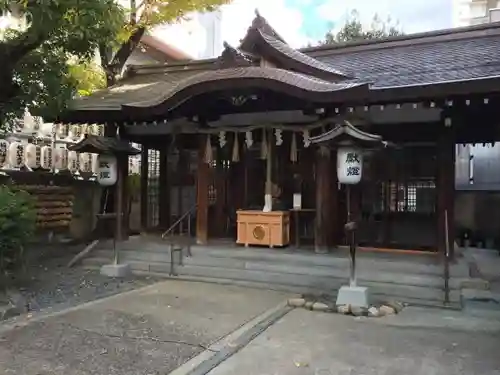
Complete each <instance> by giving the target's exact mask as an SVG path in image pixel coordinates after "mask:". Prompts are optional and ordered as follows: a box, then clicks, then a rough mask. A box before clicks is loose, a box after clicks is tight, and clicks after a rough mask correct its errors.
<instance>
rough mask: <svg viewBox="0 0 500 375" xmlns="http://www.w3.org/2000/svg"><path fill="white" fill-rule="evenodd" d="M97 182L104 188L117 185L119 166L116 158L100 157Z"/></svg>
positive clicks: (110, 156) (109, 156)
mask: <svg viewBox="0 0 500 375" xmlns="http://www.w3.org/2000/svg"><path fill="white" fill-rule="evenodd" d="M97 166H98V170H97V181H98V182H99V184H101V185H102V186H111V185H114V184H115V183H116V178H117V165H116V157H114V156H112V155H99V157H98V163H97Z"/></svg>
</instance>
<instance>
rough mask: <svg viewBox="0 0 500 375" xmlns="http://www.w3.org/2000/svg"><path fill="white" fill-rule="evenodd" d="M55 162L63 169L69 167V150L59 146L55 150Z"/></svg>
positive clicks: (58, 167) (57, 167) (57, 166)
mask: <svg viewBox="0 0 500 375" xmlns="http://www.w3.org/2000/svg"><path fill="white" fill-rule="evenodd" d="M54 164H55V167H56V169H59V170H61V171H63V170H66V169H68V150H66V149H65V148H62V147H59V148H56V149H55V150H54Z"/></svg>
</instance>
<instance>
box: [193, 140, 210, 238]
mask: <svg viewBox="0 0 500 375" xmlns="http://www.w3.org/2000/svg"><path fill="white" fill-rule="evenodd" d="M199 138H200V139H199V149H198V170H197V179H196V204H197V210H196V243H198V244H199V245H205V244H207V242H208V182H209V181H208V177H209V173H208V172H209V170H208V168H209V165H208V164H207V163H205V160H204V159H205V144H206V140H205V137H204V136H200V137H199Z"/></svg>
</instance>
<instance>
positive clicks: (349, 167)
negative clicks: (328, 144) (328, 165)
mask: <svg viewBox="0 0 500 375" xmlns="http://www.w3.org/2000/svg"><path fill="white" fill-rule="evenodd" d="M362 173H363V155H362V153H361V150H360V149H358V148H356V147H339V148H338V150H337V176H338V181H339V182H340V183H341V184H347V185H354V184H357V183H359V182H360V181H361V176H362Z"/></svg>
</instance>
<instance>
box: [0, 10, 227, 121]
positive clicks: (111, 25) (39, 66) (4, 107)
mask: <svg viewBox="0 0 500 375" xmlns="http://www.w3.org/2000/svg"><path fill="white" fill-rule="evenodd" d="M127 1H130V7H129V9H125V8H123V7H121V6H120V5H118V4H117V0H0V11H1V12H6V11H8V12H11V13H14V14H16V15H19V16H25V17H26V19H27V26H26V27H24V28H19V29H10V30H8V32H6V33H3V34H2V35H0V64H1V67H2V69H1V70H0V88H1V89H0V129H4V128H5V126H6V124H7V123H8V122H7V120H9V119H11V118H14V117H17V116H19V115H20V114H22V112H23V111H24V108H25V107H26V106H28V107H30V108H31V109H32V110H33V111H34V112H36V114H37V115H41V116H44V115H46V114H51V115H54V114H56V113H58V112H60V111H61V110H62V109H63V108H64V107H65V105H66V103H67V101H68V100H69V99H71V98H72V97H74V95H75V93H77V92H78V93H79V94H80V95H82V94H88V93H90V92H91V91H92V90H93V89H95V88H99V87H103V86H105V85H104V84H103V77H104V82H105V83H106V85H111V84H114V83H115V82H116V79H117V77H118V76H119V75H120V73H121V72H122V70H123V66H124V65H125V62H126V61H127V59H128V57H129V56H130V54H131V53H132V51H133V50H134V48H135V47H136V46H137V44H138V43H139V41H140V39H141V38H142V36H143V35H144V33H145V32H146V31H147V30H148V29H149V28H151V27H152V26H154V25H158V24H162V23H168V22H175V21H177V20H179V19H181V18H183V17H185V16H186V14H187V13H189V12H191V11H195V10H199V11H209V10H213V9H214V8H215V7H216V6H218V5H220V4H225V3H227V2H228V1H229V0H175V1H172V0H127ZM97 51H99V52H100V56H101V63H102V69H103V72H102V73H101V72H99V68H98V67H97V66H96V64H95V63H94V62H93V61H94V60H93V59H94V57H95V54H96V52H97ZM103 74H104V75H103ZM83 80H88V81H85V82H83Z"/></svg>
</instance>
